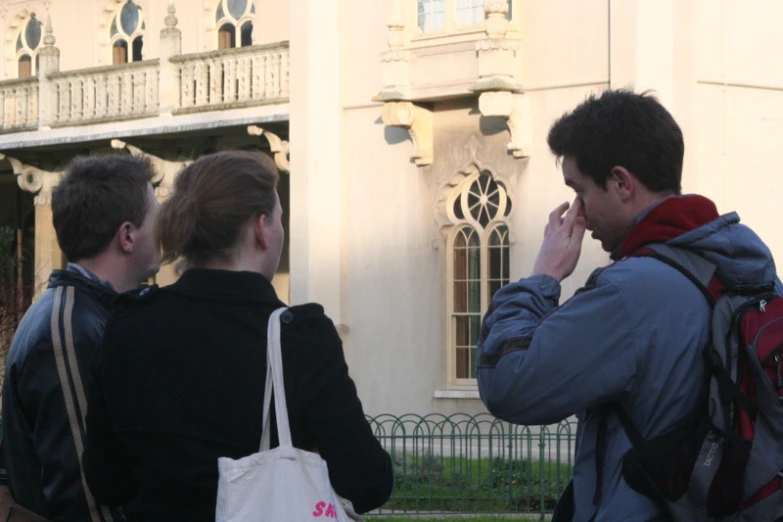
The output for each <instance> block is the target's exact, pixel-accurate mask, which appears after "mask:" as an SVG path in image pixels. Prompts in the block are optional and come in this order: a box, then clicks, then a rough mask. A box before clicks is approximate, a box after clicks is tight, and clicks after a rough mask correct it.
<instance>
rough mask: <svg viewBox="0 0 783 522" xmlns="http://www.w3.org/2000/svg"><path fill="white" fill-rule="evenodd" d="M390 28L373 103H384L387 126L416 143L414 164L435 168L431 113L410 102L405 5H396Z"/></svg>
mask: <svg viewBox="0 0 783 522" xmlns="http://www.w3.org/2000/svg"><path fill="white" fill-rule="evenodd" d="M392 11H393V13H392V16H391V19H390V22H389V24H388V26H387V27H388V28H389V35H388V38H389V39H388V42H389V50H388V51H386V52H384V53H383V54H382V55H381V80H382V82H383V83H382V87H381V90H380V92H379V93H378V94H377V95H376V96H375V97H373V101H379V102H383V109H382V112H381V119H382V120H383V123H384V124H385V125H388V126H393V127H402V128H404V129H406V130H407V131H408V134H410V137H411V141H412V142H413V155H412V157H413V160H414V162H415V163H416V165H418V166H420V167H422V166H426V165H431V164H432V159H433V158H432V148H433V146H432V132H433V128H432V111H430V110H428V109H425V108H424V107H421V106H419V105H416V104H414V103H413V102H412V101H410V100H411V60H412V57H411V53H410V51H409V50H407V49H406V42H405V22H404V19H403V16H402V4H401V2H400V1H399V0H395V1H394V3H393V9H392Z"/></svg>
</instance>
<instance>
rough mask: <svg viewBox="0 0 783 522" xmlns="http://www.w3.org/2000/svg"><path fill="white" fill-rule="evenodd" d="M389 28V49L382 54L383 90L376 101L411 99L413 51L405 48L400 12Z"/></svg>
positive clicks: (388, 25) (402, 20)
mask: <svg viewBox="0 0 783 522" xmlns="http://www.w3.org/2000/svg"><path fill="white" fill-rule="evenodd" d="M387 27H388V29H389V33H388V43H389V50H388V51H386V52H384V53H383V54H381V83H382V87H381V91H380V92H379V93H378V94H377V95H376V96H375V97H374V98H373V100H374V101H400V100H410V97H411V53H410V51H408V50H406V49H405V21H404V19H403V18H402V15H401V14H400V13H396V14H394V15H393V16H392V18H391V20H390V21H389V23H388V24H387Z"/></svg>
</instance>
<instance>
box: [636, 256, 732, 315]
mask: <svg viewBox="0 0 783 522" xmlns="http://www.w3.org/2000/svg"><path fill="white" fill-rule="evenodd" d="M633 257H652V258H655V259H657V260H659V261H661V262H663V263H666V264H667V265H669V266H670V267H672V268H674V269H675V270H677V271H678V272H680V273H681V274H682V275H684V276H685V277H687V278H688V279H689V280H690V281H691V282H692V283H693V284H694V285H696V288H698V289H699V290H700V291H701V293H702V294H704V297H705V298H706V299H707V302H708V303H710V306H711V307H712V306H715V302H716V301H717V296H716V295H715V294H716V292H715V291H714V280H715V271H716V269H717V267H716V266H715V265H714V264H713V263H710V262H709V261H707V260H706V259H704V258H703V257H702V256H700V255H699V254H696V253H694V252H690V251H688V250H685V249H683V248H677V247H673V246H669V245H665V244H663V243H654V244H651V245H647V246H645V247H644V248H643V249H641V250H639V251H638V252H636V253H635V254H633Z"/></svg>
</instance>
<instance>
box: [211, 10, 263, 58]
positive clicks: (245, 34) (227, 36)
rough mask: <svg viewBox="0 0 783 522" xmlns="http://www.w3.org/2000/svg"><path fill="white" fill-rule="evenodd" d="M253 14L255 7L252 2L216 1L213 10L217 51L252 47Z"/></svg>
mask: <svg viewBox="0 0 783 522" xmlns="http://www.w3.org/2000/svg"><path fill="white" fill-rule="evenodd" d="M255 14H256V5H255V2H253V0H218V3H217V9H216V10H215V23H216V24H217V28H218V49H233V48H235V47H247V46H248V45H253V15H255ZM237 43H239V45H237Z"/></svg>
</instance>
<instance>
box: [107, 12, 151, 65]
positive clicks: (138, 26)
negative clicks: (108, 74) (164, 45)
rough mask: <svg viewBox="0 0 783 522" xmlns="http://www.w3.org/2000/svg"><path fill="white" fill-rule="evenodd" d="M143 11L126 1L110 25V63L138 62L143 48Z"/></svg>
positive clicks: (144, 24) (144, 26) (145, 25)
mask: <svg viewBox="0 0 783 522" xmlns="http://www.w3.org/2000/svg"><path fill="white" fill-rule="evenodd" d="M146 28H147V24H146V23H145V22H144V11H142V10H141V7H139V6H137V5H136V4H135V3H134V2H133V0H128V1H127V2H125V5H123V6H122V9H120V12H119V13H117V15H116V16H115V17H114V20H113V21H112V23H111V43H112V53H113V54H112V63H114V64H119V63H128V62H140V61H141V60H142V55H141V49H142V47H143V46H144V30H145V29H146Z"/></svg>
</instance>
